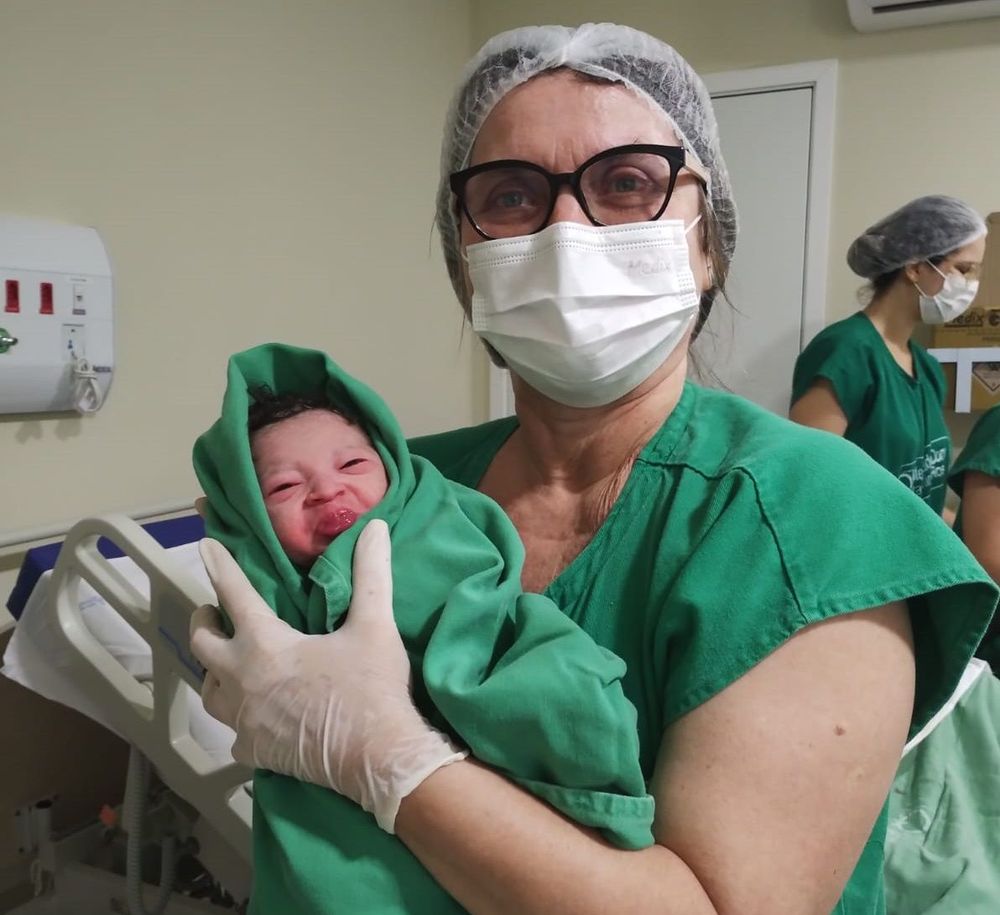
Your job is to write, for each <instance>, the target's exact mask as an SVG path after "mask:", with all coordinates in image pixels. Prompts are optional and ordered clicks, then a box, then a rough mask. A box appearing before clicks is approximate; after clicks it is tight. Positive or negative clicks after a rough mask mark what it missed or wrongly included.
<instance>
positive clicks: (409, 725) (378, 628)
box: [191, 521, 466, 832]
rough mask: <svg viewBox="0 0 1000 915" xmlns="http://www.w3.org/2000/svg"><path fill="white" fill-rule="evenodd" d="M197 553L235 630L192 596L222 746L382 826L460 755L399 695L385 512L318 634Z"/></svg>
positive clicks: (196, 639)
mask: <svg viewBox="0 0 1000 915" xmlns="http://www.w3.org/2000/svg"><path fill="white" fill-rule="evenodd" d="M201 555H202V559H203V560H204V562H205V568H206V569H207V571H208V575H209V578H210V579H211V581H212V584H213V586H214V587H215V591H216V594H218V596H219V601H220V603H221V604H222V606H223V607H225V610H226V612H227V614H228V615H229V618H230V619H231V621H232V623H233V626H234V629H235V634H234V635H233V637H232V638H231V639H230V638H227V637H226V636H225V635H224V634H223V632H222V629H221V626H220V619H219V614H218V610H217V609H216V608H215V607H201V608H199V609H198V610H197V611H196V612H195V613H194V615H193V616H192V618H191V650H192V652H193V653H194V655H195V656H196V657H197V658H198V660H199V661H201V663H202V664H203V665H204V666H205V668H206V671H207V673H206V677H205V685H204V687H203V689H202V701H203V702H204V705H205V708H206V710H207V711H208V712H209V714H211V715H212V716H213V717H214V718H217V719H218V720H219V721H221V722H223V723H224V724H228V725H229V726H230V727H232V728H233V729H234V730H235V731H236V742H235V743H234V744H233V757H234V758H235V759H236V760H237V761H238V762H241V763H245V764H247V765H252V766H255V767H257V768H261V769H270V770H272V771H274V772H279V773H282V774H285V775H291V776H293V777H294V778H298V779H300V780H302V781H308V782H312V783H314V784H317V785H323V786H325V787H328V788H332V789H333V790H334V791H336V792H338V793H340V794H343V795H344V796H346V797H348V798H350V799H351V800H353V801H355V802H356V803H357V804H359V805H360V806H361V807H363V808H364V809H365V810H367V811H368V812H370V813H373V814H374V815H375V818H376V820H377V821H378V823H379V825H380V826H381V827H382V828H383V829H385V830H386V831H387V832H393V831H394V830H393V825H394V823H395V819H396V813H397V811H398V810H399V804H400V801H401V800H402V799H403V798H404V797H406V795H408V794H409V793H410V792H411V791H413V789H414V788H416V787H417V786H418V785H419V784H420V783H421V782H422V781H423V780H424V779H425V778H427V776H429V775H430V774H431V773H433V772H435V771H436V770H437V769H439V768H440V767H441V766H444V765H447V764H448V763H451V762H455V761H457V760H460V759H463V758H464V757H465V756H466V754H465V753H464V752H463V751H460V750H458V749H457V748H456V747H455V746H454V745H453V744H452V743H451V741H450V740H449V739H448V737H447V736H446V735H444V734H441V733H440V732H439V731H436V730H434V729H433V728H432V727H431V726H430V725H429V724H428V723H427V722H426V721H425V720H424V719H423V718H422V717H421V715H420V713H419V712H418V711H417V709H416V708H415V707H414V705H413V701H412V699H411V697H410V663H409V659H408V658H407V656H406V651H405V649H404V648H403V643H402V640H401V639H400V636H399V630H398V629H397V628H396V623H395V620H394V619H393V615H392V570H391V565H390V546H389V532H388V528H387V527H386V526H385V523H384V522H382V521H372V522H371V523H370V524H369V525H368V526H367V527H366V528H365V530H364V531H363V532H362V534H361V536H360V537H359V538H358V543H357V546H356V548H355V553H354V597H353V599H352V601H351V606H350V610H349V611H348V614H347V619H346V621H345V622H344V625H343V626H342V627H341V628H340V629H338V630H337V631H336V632H332V633H329V634H327V635H303V634H302V633H300V632H297V631H296V630H294V629H292V627H291V626H289V625H288V624H287V623H285V622H283V621H282V620H280V619H278V617H276V616H275V615H274V613H273V612H272V610H271V608H270V607H269V606H268V605H267V604H266V603H265V602H264V601H263V599H262V598H261V597H260V596H259V595H258V594H257V592H256V591H255V590H254V588H253V586H252V585H251V584H250V582H249V581H248V580H247V578H246V576H245V575H244V574H243V572H242V570H241V569H240V568H239V566H238V565H237V564H236V562H235V560H234V559H233V558H232V557H231V556H230V555H229V553H228V552H227V551H226V550H225V548H224V547H223V546H222V545H221V544H219V543H217V542H216V541H214V540H203V541H202V543H201Z"/></svg>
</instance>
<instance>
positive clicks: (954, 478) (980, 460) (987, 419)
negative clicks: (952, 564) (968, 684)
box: [948, 405, 1000, 676]
mask: <svg viewBox="0 0 1000 915" xmlns="http://www.w3.org/2000/svg"><path fill="white" fill-rule="evenodd" d="M969 470H973V471H977V472H979V473H984V474H986V476H988V477H996V478H997V479H1000V405H998V406H995V407H993V408H991V409H990V410H987V411H986V412H985V413H984V414H983V415H982V416H981V417H979V421H978V422H977V423H976V425H975V426H973V428H972V432H971V433H970V434H969V439H968V441H967V442H966V443H965V447H964V448H963V449H962V452H961V454H959V456H958V457H957V458H956V460H955V463H954V465H953V466H952V468H951V473H950V474H948V484H949V485H950V486H951V488H952V489H954V490H955V492H956V493H958V495H959V496H961V495H962V492H963V488H964V485H965V474H966V471H969ZM998 523H1000V522H998ZM955 533H956V534H958V536H959V537H961V536H962V506H961V505H959V507H958V516H957V517H956V518H955ZM976 654H977V655H978V656H979V657H980V658H982V659H983V660H984V661H987V662H988V663H989V665H990V667H992V668H993V672H994V673H995V674H997V675H998V676H1000V635H997V634H994V635H991V636H990V637H989V638H987V639H985V640H984V641H983V644H982V645H980V646H979V648H978V649H977V651H976Z"/></svg>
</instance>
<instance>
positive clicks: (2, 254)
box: [0, 216, 114, 413]
mask: <svg viewBox="0 0 1000 915" xmlns="http://www.w3.org/2000/svg"><path fill="white" fill-rule="evenodd" d="M113 344H114V324H113V313H112V282H111V263H110V261H109V260H108V255H107V252H106V251H105V249H104V244H103V243H102V242H101V239H100V236H99V235H98V234H97V231H96V230H95V229H91V228H87V227H85V226H71V225H64V224H60V223H54V222H44V221H41V220H36V219H22V218H20V217H17V216H0V413H47V412H52V411H62V410H76V411H77V412H79V413H93V412H95V411H96V410H99V409H100V407H101V405H102V404H103V403H104V399H105V397H106V396H107V393H108V389H109V388H110V387H111V377H112V375H113V372H114V345H113Z"/></svg>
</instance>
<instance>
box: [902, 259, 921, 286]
mask: <svg viewBox="0 0 1000 915" xmlns="http://www.w3.org/2000/svg"><path fill="white" fill-rule="evenodd" d="M903 275H904V276H905V277H906V279H907V280H908V281H909V282H910V283H916V284H919V283H920V262H919V261H916V262H914V263H912V264H907V265H906V266H905V267H903Z"/></svg>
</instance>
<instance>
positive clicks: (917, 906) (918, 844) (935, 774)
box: [885, 670, 1000, 915]
mask: <svg viewBox="0 0 1000 915" xmlns="http://www.w3.org/2000/svg"><path fill="white" fill-rule="evenodd" d="M885 895H886V911H887V912H888V913H889V915H976V913H980V912H982V913H987V912H1000V681H998V680H997V678H996V677H994V676H992V675H991V674H990V672H989V671H988V670H987V671H985V672H984V673H982V674H980V676H979V677H978V679H977V680H976V682H975V683H974V684H973V686H971V687H970V688H969V691H968V692H967V693H965V695H963V696H962V698H961V699H960V700H959V702H958V705H956V706H955V708H954V710H953V711H952V712H951V713H950V714H949V715H948V716H947V717H946V718H945V719H944V720H943V721H941V723H940V724H938V726H937V727H936V728H935V729H934V730H933V731H932V732H931V734H930V735H929V736H928V737H927V738H926V739H925V740H924V741H923V742H922V743H920V744H919V745H918V746H917V747H915V748H914V749H913V750H911V751H910V752H909V753H907V754H906V756H904V757H903V761H902V763H901V764H900V767H899V772H898V773H897V775H896V779H895V781H894V783H893V786H892V793H891V794H890V795H889V829H888V832H887V835H886V843H885Z"/></svg>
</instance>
